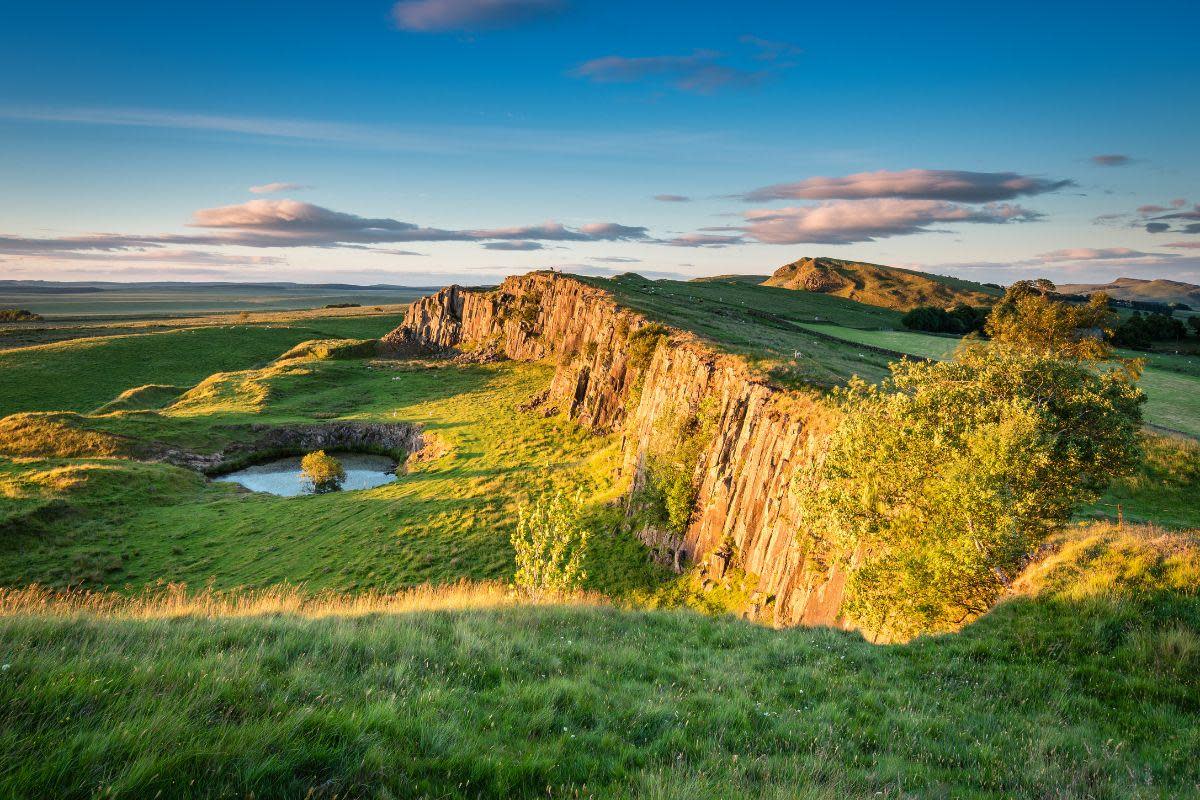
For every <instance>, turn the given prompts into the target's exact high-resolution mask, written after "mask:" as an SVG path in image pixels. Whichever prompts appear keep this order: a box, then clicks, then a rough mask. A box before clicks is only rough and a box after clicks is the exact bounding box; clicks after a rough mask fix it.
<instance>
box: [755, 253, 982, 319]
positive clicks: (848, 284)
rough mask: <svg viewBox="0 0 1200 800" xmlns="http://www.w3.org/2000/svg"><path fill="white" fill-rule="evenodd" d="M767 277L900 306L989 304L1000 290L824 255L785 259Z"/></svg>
mask: <svg viewBox="0 0 1200 800" xmlns="http://www.w3.org/2000/svg"><path fill="white" fill-rule="evenodd" d="M765 283H766V285H767V286H779V287H782V288H784V289H801V290H803V291H806V292H819V293H821V294H832V295H836V296H837V297H845V298H848V299H850V300H855V301H857V302H859V303H866V304H868V305H872V306H882V307H883V308H895V309H899V310H908V309H910V308H915V307H916V306H940V307H947V306H953V305H957V304H959V303H967V304H968V305H975V306H979V305H991V304H992V303H993V302H995V300H996V298H998V297H999V296H1000V295H1001V294H1003V292H1002V291H1001V290H1000V289H998V288H996V287H993V286H986V285H984V284H982V283H975V282H974V281H965V280H961V279H959V278H950V277H945V276H942V275H929V274H927V273H924V272H916V271H914V270H908V269H900V268H899V267H886V266H883V265H882V264H866V263H863V262H859V261H842V260H841V259H837V258H824V257H819V258H802V259H800V260H799V261H793V262H792V263H791V264H786V265H784V266H782V267H780V268H779V269H777V270H775V274H774V275H772V276H771V277H770V278H768V279H767V280H766V282H765Z"/></svg>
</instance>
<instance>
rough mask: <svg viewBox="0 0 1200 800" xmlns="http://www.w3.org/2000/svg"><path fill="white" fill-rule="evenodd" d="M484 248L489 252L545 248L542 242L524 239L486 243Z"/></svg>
mask: <svg viewBox="0 0 1200 800" xmlns="http://www.w3.org/2000/svg"><path fill="white" fill-rule="evenodd" d="M483 246H484V248H486V249H488V250H542V249H543V248H544V247H545V245H543V244H542V243H541V242H530V241H526V240H524V239H515V240H513V241H511V242H484V243H483Z"/></svg>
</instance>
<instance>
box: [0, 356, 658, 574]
mask: <svg viewBox="0 0 1200 800" xmlns="http://www.w3.org/2000/svg"><path fill="white" fill-rule="evenodd" d="M549 377H550V371H549V368H548V367H546V366H543V365H537V364H517V363H512V362H509V363H504V364H499V365H485V366H454V365H451V364H447V363H443V364H440V365H425V364H420V363H416V364H411V365H405V364H398V363H386V362H372V361H370V360H367V359H356V360H293V361H288V362H286V364H285V365H282V366H281V365H273V366H271V367H268V368H266V369H263V370H260V371H257V372H255V371H251V372H241V373H231V374H228V375H226V376H221V377H219V378H218V379H216V380H215V381H212V382H208V383H206V384H205V385H204V386H203V387H201V388H199V389H197V390H196V391H195V392H192V393H191V394H188V395H185V396H184V397H183V398H181V399H180V400H179V401H178V402H176V403H175V404H174V405H171V406H168V407H167V408H165V409H163V410H162V411H135V412H118V413H114V414H107V415H102V416H98V417H78V418H70V419H72V420H73V424H74V425H76V426H78V427H83V428H90V429H94V430H99V431H104V432H107V433H116V434H121V435H127V436H130V437H133V438H139V437H140V438H141V439H144V440H147V441H154V442H156V443H160V444H162V443H165V444H168V445H171V446H177V447H184V448H188V449H192V450H196V451H200V452H204V451H210V450H213V449H216V448H219V447H220V446H222V445H223V444H224V443H226V442H228V441H230V440H232V439H237V438H239V436H244V433H243V432H242V430H243V429H239V427H238V426H245V425H247V424H249V423H252V422H253V423H264V422H266V423H271V424H286V423H289V422H308V421H312V420H313V419H325V420H336V419H354V420H378V421H394V420H402V421H405V422H416V423H420V424H422V425H424V426H425V429H426V431H427V432H428V433H429V434H431V435H432V436H433V437H436V439H437V440H438V443H439V446H440V447H441V449H442V450H444V454H442V455H440V456H439V457H437V458H434V459H433V460H430V461H427V462H421V463H417V464H414V465H412V466H411V467H410V468H409V470H408V471H407V473H406V474H405V475H403V476H402V477H401V478H400V479H398V480H397V481H396V482H394V483H390V484H386V485H384V486H381V487H378V488H376V489H371V490H365V491H357V492H346V493H340V494H326V495H313V496H308V497H300V498H281V497H275V496H272V495H267V494H259V493H248V492H243V491H238V490H236V489H235V488H234V487H233V486H232V485H230V484H205V483H204V481H203V480H201V479H199V478H198V477H196V476H195V475H194V474H192V473H189V472H188V471H186V470H182V469H178V468H176V467H171V466H166V465H161V464H140V463H138V462H132V461H125V460H120V459H41V460H33V461H31V460H27V459H17V460H13V459H3V458H0V498H3V497H4V496H7V497H8V500H7V501H5V500H3V499H0V521H2V520H3V519H4V514H3V509H4V508H5V506H6V504H8V505H9V514H10V516H11V515H15V514H20V513H28V511H29V509H30V508H33V507H37V506H39V504H43V505H44V504H46V503H55V504H60V505H61V504H65V505H66V507H68V508H70V509H72V510H73V513H71V514H68V515H66V516H65V517H64V518H63V519H62V520H56V521H52V522H50V523H47V524H46V526H45V529H44V530H42V531H40V532H38V533H37V534H36V535H30V536H24V537H16V538H14V539H11V540H10V541H9V542H8V546H7V547H5V548H4V549H3V550H2V551H0V585H21V584H25V583H29V582H34V581H36V582H41V583H47V584H50V585H58V586H65V585H69V584H70V585H76V584H80V583H83V584H85V585H91V586H126V585H128V586H133V587H136V586H140V585H144V584H147V583H153V582H155V581H158V580H167V581H185V582H188V583H190V584H192V585H201V584H205V583H209V582H212V583H213V584H214V585H216V586H218V587H235V586H267V585H272V584H276V583H279V582H292V583H296V582H302V583H304V584H305V585H306V586H308V587H310V588H312V589H314V590H316V589H325V588H329V589H336V590H338V591H354V590H362V589H387V590H392V589H397V588H401V587H404V586H411V585H414V584H419V583H423V582H428V581H433V582H447V581H454V580H457V579H461V578H473V579H501V578H506V577H507V576H508V575H509V574H510V572H511V569H512V566H511V564H512V553H511V549H510V547H509V544H508V534H509V531H510V530H511V526H512V523H513V519H514V518H515V514H516V508H517V506H518V505H519V504H521V503H524V502H528V501H529V500H530V499H531V498H533V497H536V496H538V495H540V494H543V493H546V492H550V491H553V490H554V489H556V488H564V489H567V488H569V489H572V490H573V489H576V488H582V489H584V490H586V491H588V492H589V493H590V494H591V495H594V496H595V497H597V498H598V499H605V498H607V497H608V496H609V495H610V494H611V492H612V484H611V480H612V478H611V476H612V475H613V474H614V473H615V465H614V463H613V462H612V459H613V457H614V452H615V451H614V450H613V447H612V444H611V443H610V442H609V441H608V440H607V439H605V438H602V437H596V436H594V435H593V434H590V433H588V432H586V431H584V430H583V429H582V428H580V427H578V426H577V425H575V424H573V423H570V422H567V421H565V420H562V419H558V418H550V419H547V418H544V417H542V416H540V415H536V414H530V413H525V412H519V411H517V410H516V408H517V406H519V405H520V404H521V403H522V402H524V401H526V400H528V399H529V398H530V397H531V396H532V395H533V394H535V393H536V392H537V391H538V390H539V389H540V388H541V387H542V386H544V385H545V384H546V382H547V381H548V380H549ZM35 420H36V418H35ZM597 525H598V527H599V528H600V529H599V530H598V531H597V536H596V547H595V548H594V553H593V556H594V559H595V561H596V563H595V565H594V566H592V568H591V569H590V572H591V573H592V584H591V585H593V586H594V587H595V588H602V589H604V590H606V591H610V592H614V593H620V592H623V591H626V590H629V589H634V588H643V587H644V586H645V585H646V581H647V580H649V576H650V575H651V573H652V570H651V567H650V566H649V563H648V560H647V558H646V557H645V553H644V550H643V549H642V548H641V546H640V545H638V544H636V543H635V542H634V540H633V539H632V537H630V536H628V535H626V534H623V533H621V532H620V531H617V530H615V527H616V526H608V527H604V523H603V522H601V521H598V522H597Z"/></svg>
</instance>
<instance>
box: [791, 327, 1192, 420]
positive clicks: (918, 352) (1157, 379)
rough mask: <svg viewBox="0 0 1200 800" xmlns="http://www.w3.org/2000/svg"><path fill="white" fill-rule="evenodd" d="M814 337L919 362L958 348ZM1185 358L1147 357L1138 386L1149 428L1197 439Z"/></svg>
mask: <svg viewBox="0 0 1200 800" xmlns="http://www.w3.org/2000/svg"><path fill="white" fill-rule="evenodd" d="M801 327H804V328H807V329H809V330H811V331H815V332H817V333H822V334H825V335H826V336H833V337H836V338H838V339H842V340H843V341H847V342H853V343H855V344H862V345H868V346H871V347H878V348H882V349H885V350H892V351H894V352H896V353H900V354H904V355H911V356H920V357H922V358H934V359H943V358H947V357H948V356H949V355H950V354H951V353H952V352H953V351H954V348H955V347H957V346H958V342H959V340H958V339H953V338H950V337H946V336H930V335H928V334H924V333H914V332H912V331H881V330H874V331H868V330H861V329H858V328H846V327H843V326H841V325H809V324H804V325H802V326H801ZM1122 355H1126V356H1141V355H1143V354H1141V353H1134V352H1132V351H1122ZM1197 361H1198V359H1195V358H1188V357H1186V356H1167V355H1161V354H1149V357H1148V358H1147V363H1148V365H1149V366H1148V367H1147V369H1146V371H1145V372H1144V373H1143V374H1142V380H1141V385H1142V389H1143V390H1144V391H1145V392H1146V396H1147V397H1148V398H1149V402H1147V403H1146V421H1147V422H1149V423H1150V424H1151V425H1158V426H1160V427H1163V428H1169V429H1171V430H1175V431H1180V432H1182V433H1187V434H1190V435H1192V436H1200V364H1198V363H1194V362H1197Z"/></svg>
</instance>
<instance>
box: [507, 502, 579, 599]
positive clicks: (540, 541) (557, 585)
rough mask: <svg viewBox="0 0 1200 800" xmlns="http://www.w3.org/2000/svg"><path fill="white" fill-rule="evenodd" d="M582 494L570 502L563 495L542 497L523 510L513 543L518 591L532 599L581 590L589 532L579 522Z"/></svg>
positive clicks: (513, 536)
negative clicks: (531, 506) (529, 507)
mask: <svg viewBox="0 0 1200 800" xmlns="http://www.w3.org/2000/svg"><path fill="white" fill-rule="evenodd" d="M581 503H582V498H581V496H580V495H576V496H575V498H574V500H573V501H572V500H569V499H568V498H567V497H566V496H565V495H563V493H562V492H559V493H558V494H556V495H554V496H553V497H552V498H550V499H546V498H539V499H538V500H537V501H536V502H535V503H534V504H533V508H532V509H525V508H522V509H521V510H520V512H519V514H518V517H517V527H516V529H515V530H514V531H513V533H512V536H511V537H510V540H511V542H512V546H513V550H515V551H516V566H517V570H516V574H515V575H514V577H513V582H514V583H515V584H516V586H517V589H518V590H520V591H521V592H523V593H524V594H526V595H528V596H530V597H542V596H544V595H554V594H563V593H566V592H572V591H575V590H577V589H579V587H580V586H582V585H583V581H584V580H585V579H586V578H587V572H586V571H585V570H584V568H583V564H584V561H585V560H586V557H587V546H588V531H587V529H586V528H584V527H583V526H582V525H580V522H579V508H580V505H581Z"/></svg>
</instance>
